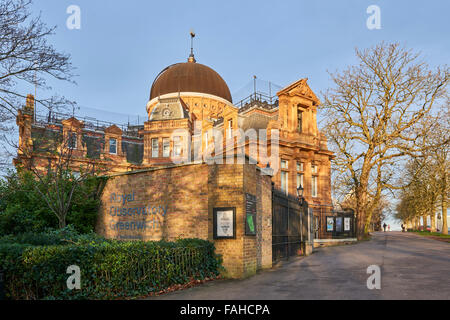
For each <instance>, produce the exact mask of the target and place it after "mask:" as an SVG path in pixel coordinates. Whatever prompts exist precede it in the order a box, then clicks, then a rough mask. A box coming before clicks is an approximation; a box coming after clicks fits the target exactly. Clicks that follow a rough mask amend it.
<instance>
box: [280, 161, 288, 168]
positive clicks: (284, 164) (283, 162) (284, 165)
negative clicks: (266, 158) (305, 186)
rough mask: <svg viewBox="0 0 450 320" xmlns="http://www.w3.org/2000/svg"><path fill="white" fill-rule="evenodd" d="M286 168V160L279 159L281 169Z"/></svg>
mask: <svg viewBox="0 0 450 320" xmlns="http://www.w3.org/2000/svg"><path fill="white" fill-rule="evenodd" d="M287 168H288V162H287V160H281V169H287Z"/></svg>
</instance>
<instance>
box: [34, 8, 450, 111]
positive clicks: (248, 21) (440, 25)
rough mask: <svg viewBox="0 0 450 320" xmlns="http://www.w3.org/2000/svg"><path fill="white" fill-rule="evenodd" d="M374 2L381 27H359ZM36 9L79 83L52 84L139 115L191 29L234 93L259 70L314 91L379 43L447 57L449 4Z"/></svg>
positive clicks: (75, 96)
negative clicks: (76, 26) (75, 20)
mask: <svg viewBox="0 0 450 320" xmlns="http://www.w3.org/2000/svg"><path fill="white" fill-rule="evenodd" d="M72 4H74V5H78V6H79V7H80V8H81V30H69V29H68V28H67V27H66V20H67V18H68V16H69V15H68V14H67V13H66V9H67V7H68V6H69V5H72ZM372 4H376V5H378V6H379V7H380V8H381V26H382V28H381V30H369V29H367V27H366V20H367V18H368V17H369V14H367V13H366V9H367V7H368V6H369V5H372ZM33 10H34V11H35V12H36V13H38V12H39V11H40V12H41V14H42V17H43V20H44V21H46V22H47V23H48V24H49V25H56V26H57V30H56V35H55V36H53V37H52V39H51V40H52V42H53V43H54V45H55V46H56V47H57V48H58V49H59V50H60V51H64V52H67V53H70V54H71V55H72V61H73V64H74V66H75V67H77V70H76V73H77V74H78V75H79V76H78V77H77V78H76V81H77V83H78V85H76V86H75V85H72V84H67V83H61V82H52V86H53V88H54V89H55V91H57V92H58V93H59V94H63V95H65V96H66V97H68V98H70V99H72V100H75V101H77V102H78V103H79V105H80V106H82V107H90V108H96V109H100V110H105V111H109V112H119V113H126V114H141V115H145V104H146V102H147V100H148V96H149V91H150V86H151V84H152V82H153V80H154V78H155V77H156V75H157V74H158V73H159V72H160V71H161V70H162V69H163V68H164V67H166V66H168V65H170V64H172V63H176V62H182V61H185V60H186V58H187V56H188V54H189V47H190V42H189V41H190V40H189V30H190V29H191V28H193V29H194V30H195V32H196V34H197V37H196V39H195V54H196V58H197V61H198V62H199V63H203V64H206V65H208V66H211V67H212V68H213V69H215V70H216V71H217V72H219V74H221V75H222V77H223V78H224V79H225V81H226V82H227V83H228V85H229V87H230V90H231V92H232V93H234V92H237V91H238V90H239V89H241V88H242V87H243V86H245V85H246V84H247V83H248V82H249V81H251V78H252V76H253V75H257V76H258V78H261V79H265V80H270V81H272V82H274V83H276V84H279V85H281V86H284V85H287V84H289V83H291V82H293V81H295V80H298V79H299V78H303V77H308V78H309V83H310V86H311V87H312V89H313V90H314V91H316V92H317V93H318V94H320V92H321V91H323V90H325V89H326V88H327V87H328V86H329V85H330V82H329V76H328V73H327V70H329V71H335V70H339V69H342V68H344V67H345V66H347V65H349V64H351V63H353V62H354V48H355V47H360V48H365V47H370V46H372V45H374V44H376V43H378V42H380V41H382V40H385V41H398V42H401V43H402V44H404V45H405V46H407V47H410V48H414V49H417V50H420V51H422V52H423V54H424V57H425V59H426V60H427V61H429V63H430V64H432V65H439V64H445V63H447V62H448V61H449V60H450V59H449V58H450V53H449V52H450V50H449V47H450V41H449V40H448V39H449V37H448V34H449V31H450V24H449V19H448V12H449V11H450V2H449V1H446V0H442V1H438V0H430V1H427V2H424V1H411V0H408V1H406V0H395V1H394V0H390V1H379V0H370V1H369V0H341V1H335V0H317V1H303V0H297V1H262V0H259V1H242V0H241V1H234V0H227V1H211V0H210V1H196V0H191V1H173V0H166V1H143V0H141V1H138V0H128V1H112V0H108V1H106V0H90V1H87V0H70V1H65V0H52V1H35V4H34V6H33ZM30 90H31V89H30ZM32 91H34V90H32ZM32 91H31V92H32Z"/></svg>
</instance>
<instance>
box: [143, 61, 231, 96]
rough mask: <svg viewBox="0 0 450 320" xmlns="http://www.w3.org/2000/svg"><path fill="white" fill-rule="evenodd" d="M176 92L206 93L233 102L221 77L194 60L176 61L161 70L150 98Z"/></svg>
mask: <svg viewBox="0 0 450 320" xmlns="http://www.w3.org/2000/svg"><path fill="white" fill-rule="evenodd" d="M177 92H198V93H206V94H211V95H214V96H218V97H221V98H223V99H225V100H227V101H229V102H233V101H232V99H231V94H230V89H228V86H227V84H226V82H225V81H224V80H223V79H222V77H221V76H220V75H219V74H218V73H217V72H215V71H214V70H213V69H211V68H210V67H207V66H205V65H203V64H200V63H196V62H186V63H176V64H173V65H171V66H168V67H167V68H165V69H164V70H163V71H161V73H160V74H159V75H158V76H157V77H156V79H155V81H154V82H153V85H152V89H151V91H150V100H152V99H153V98H156V97H158V96H162V95H164V94H167V93H177Z"/></svg>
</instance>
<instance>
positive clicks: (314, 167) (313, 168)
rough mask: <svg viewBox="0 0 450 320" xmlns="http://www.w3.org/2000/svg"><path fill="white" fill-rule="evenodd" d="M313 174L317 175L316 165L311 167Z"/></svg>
mask: <svg viewBox="0 0 450 320" xmlns="http://www.w3.org/2000/svg"><path fill="white" fill-rule="evenodd" d="M311 173H312V174H317V166H316V165H315V164H312V165H311Z"/></svg>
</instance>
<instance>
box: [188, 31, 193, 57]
mask: <svg viewBox="0 0 450 320" xmlns="http://www.w3.org/2000/svg"><path fill="white" fill-rule="evenodd" d="M190 34H191V54H190V55H189V59H188V60H189V61H190V62H195V58H194V38H195V32H194V30H192V29H191V31H190Z"/></svg>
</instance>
